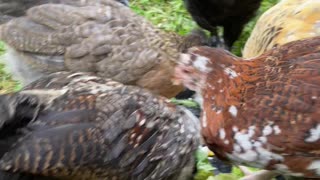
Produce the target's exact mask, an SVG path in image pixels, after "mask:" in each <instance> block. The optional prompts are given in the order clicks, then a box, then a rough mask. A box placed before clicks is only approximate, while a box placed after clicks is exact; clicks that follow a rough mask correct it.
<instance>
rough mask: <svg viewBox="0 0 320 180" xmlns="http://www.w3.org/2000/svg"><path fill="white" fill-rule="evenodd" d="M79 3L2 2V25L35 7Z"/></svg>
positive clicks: (56, 0)
mask: <svg viewBox="0 0 320 180" xmlns="http://www.w3.org/2000/svg"><path fill="white" fill-rule="evenodd" d="M90 1H92V0H90ZM95 1H96V3H103V2H101V0H95ZM95 1H93V2H95ZM117 1H118V2H120V3H122V4H124V5H126V6H128V5H129V0H117ZM77 2H80V0H0V24H3V23H5V22H7V21H9V20H10V19H12V18H14V17H20V16H23V15H25V13H26V11H27V10H28V9H29V8H31V7H33V6H37V5H41V4H46V3H54V4H76V3H77Z"/></svg>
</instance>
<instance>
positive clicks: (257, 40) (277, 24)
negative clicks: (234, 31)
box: [242, 0, 320, 58]
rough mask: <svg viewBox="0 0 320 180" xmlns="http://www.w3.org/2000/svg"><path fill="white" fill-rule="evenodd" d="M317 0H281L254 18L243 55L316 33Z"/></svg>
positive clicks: (319, 26) (319, 28) (319, 31)
mask: <svg viewBox="0 0 320 180" xmlns="http://www.w3.org/2000/svg"><path fill="white" fill-rule="evenodd" d="M319 9H320V1H319V0H281V1H280V2H279V3H278V4H277V5H275V6H274V7H272V8H270V9H269V10H268V11H266V12H265V13H264V14H263V15H262V16H261V17H260V18H259V20H258V21H257V24H256V25H255V27H254V29H253V31H252V32H251V35H250V37H249V39H248V41H247V42H246V44H245V47H244V49H243V53H242V55H243V57H244V58H251V57H255V56H259V55H261V54H262V53H264V52H266V51H267V50H270V49H271V48H273V47H276V46H279V45H283V44H286V43H289V42H292V41H295V40H301V39H306V38H310V37H315V36H320V23H319V20H320V10H319Z"/></svg>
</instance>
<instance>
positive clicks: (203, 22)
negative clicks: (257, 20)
mask: <svg viewBox="0 0 320 180" xmlns="http://www.w3.org/2000/svg"><path fill="white" fill-rule="evenodd" d="M261 1H262V0H184V3H185V6H186V8H187V10H188V11H189V13H190V14H191V16H192V18H193V19H194V20H195V21H196V22H197V24H198V25H199V26H200V27H202V28H204V29H206V30H208V31H210V33H211V36H212V40H211V43H212V44H211V45H212V46H214V47H225V46H226V47H225V48H226V49H228V50H230V49H231V47H232V45H233V43H234V42H235V41H236V40H237V39H238V38H239V36H240V34H241V32H242V29H243V27H244V25H245V24H246V23H247V22H248V21H249V20H250V19H251V18H252V17H253V16H254V15H255V12H256V11H257V9H258V8H259V7H260V3H261ZM217 26H222V27H223V29H224V32H223V38H224V40H222V39H220V38H219V36H218V33H217Z"/></svg>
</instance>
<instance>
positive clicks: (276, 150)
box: [173, 37, 320, 178]
mask: <svg viewBox="0 0 320 180" xmlns="http://www.w3.org/2000/svg"><path fill="white" fill-rule="evenodd" d="M319 69H320V37H314V38H310V39H305V40H300V41H294V42H291V43H288V44H285V45H283V46H279V47H278V48H274V49H272V50H270V51H268V52H266V53H264V54H262V55H261V56H258V57H255V58H251V59H241V58H239V57H236V56H234V55H232V54H231V53H229V52H228V51H226V50H223V49H215V48H209V47H204V46H203V47H193V48H190V49H189V51H188V53H185V54H182V55H181V58H180V61H179V65H178V66H176V70H175V77H174V79H173V80H174V81H175V83H183V84H184V85H185V86H186V87H188V88H190V89H191V90H195V91H196V92H197V93H198V94H200V95H201V97H202V98H203V103H202V108H203V111H202V114H201V124H202V135H203V137H204V141H205V142H206V144H207V145H208V147H209V149H210V150H212V151H213V152H214V153H215V155H217V157H219V158H220V159H222V160H230V161H231V162H233V163H234V164H241V165H247V166H253V167H257V168H262V169H266V170H271V172H270V171H266V172H268V173H281V174H284V175H290V176H300V177H306V178H320V173H319V172H320V164H319V162H320V118H319V117H320V113H319V110H320V71H319ZM265 174H266V173H265Z"/></svg>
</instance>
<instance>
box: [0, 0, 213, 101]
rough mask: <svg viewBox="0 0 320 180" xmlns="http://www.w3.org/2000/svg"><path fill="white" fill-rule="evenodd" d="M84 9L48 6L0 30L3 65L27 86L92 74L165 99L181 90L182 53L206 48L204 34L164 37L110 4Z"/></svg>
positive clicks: (119, 6)
mask: <svg viewBox="0 0 320 180" xmlns="http://www.w3.org/2000/svg"><path fill="white" fill-rule="evenodd" d="M81 3H85V4H82V6H80V7H79V6H72V5H65V4H44V5H40V6H35V7H33V8H31V9H29V10H28V11H27V15H26V16H24V17H20V18H15V19H13V20H11V21H9V22H8V23H6V24H3V25H1V26H0V39H2V40H3V41H4V42H5V43H6V44H7V45H8V46H9V49H8V51H7V53H6V57H5V58H4V59H5V62H4V63H6V65H7V66H8V67H9V69H11V70H9V71H10V72H12V73H13V74H14V77H15V78H16V79H19V80H20V81H21V82H22V83H23V84H28V83H30V82H32V81H34V80H36V79H38V78H40V77H42V76H43V75H46V74H49V73H53V72H58V71H70V72H93V73H95V75H97V76H100V77H106V78H112V79H113V80H115V81H119V82H121V83H124V84H128V85H137V86H140V87H143V88H147V89H149V90H151V91H152V92H153V93H157V94H160V95H163V96H165V97H169V98H170V97H174V96H175V95H177V94H178V93H179V92H180V91H182V90H183V87H182V86H176V85H173V84H172V82H171V80H170V79H171V78H172V74H173V72H174V66H175V64H176V62H175V60H176V58H177V57H178V56H179V53H180V52H183V51H185V50H186V49H187V48H188V47H192V46H194V45H201V44H206V41H207V38H206V36H205V33H204V32H201V31H195V32H192V33H191V34H189V35H188V36H184V37H182V36H179V35H177V34H175V33H167V32H163V31H161V30H160V29H158V28H156V27H154V26H153V25H152V24H151V23H149V22H148V21H147V20H145V19H144V18H143V17H141V16H139V15H136V14H135V13H134V12H132V11H131V10H130V8H128V7H126V6H123V5H122V4H120V3H118V2H115V1H112V0H103V1H102V2H101V3H102V4H104V5H100V6H95V5H90V4H94V3H95V2H92V1H89V2H86V1H85V2H81Z"/></svg>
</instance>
